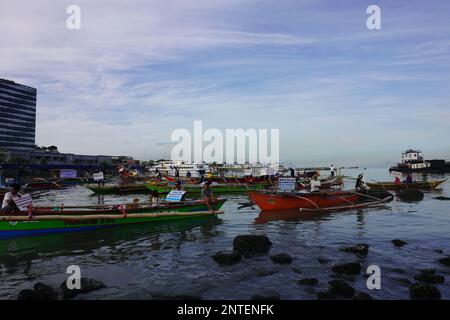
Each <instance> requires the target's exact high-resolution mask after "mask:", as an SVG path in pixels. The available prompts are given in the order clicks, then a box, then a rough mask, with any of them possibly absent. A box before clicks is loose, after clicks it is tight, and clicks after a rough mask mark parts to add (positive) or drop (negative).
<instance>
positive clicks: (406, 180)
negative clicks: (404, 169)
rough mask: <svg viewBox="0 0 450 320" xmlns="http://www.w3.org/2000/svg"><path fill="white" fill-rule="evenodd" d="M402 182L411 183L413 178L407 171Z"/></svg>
mask: <svg viewBox="0 0 450 320" xmlns="http://www.w3.org/2000/svg"><path fill="white" fill-rule="evenodd" d="M403 183H413V178H412V176H411V174H409V173H408V175H407V176H406V179H405V181H403Z"/></svg>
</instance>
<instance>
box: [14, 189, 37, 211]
mask: <svg viewBox="0 0 450 320" xmlns="http://www.w3.org/2000/svg"><path fill="white" fill-rule="evenodd" d="M13 200H14V203H15V204H16V206H17V208H19V210H20V211H28V206H29V205H30V204H31V205H33V199H32V198H31V196H30V195H29V194H28V193H25V194H23V195H21V197H20V198H19V197H17V196H15V197H13Z"/></svg>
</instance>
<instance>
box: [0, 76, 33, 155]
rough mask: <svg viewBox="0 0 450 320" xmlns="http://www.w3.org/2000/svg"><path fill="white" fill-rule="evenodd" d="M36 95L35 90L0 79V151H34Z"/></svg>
mask: <svg viewBox="0 0 450 320" xmlns="http://www.w3.org/2000/svg"><path fill="white" fill-rule="evenodd" d="M36 95H37V90H36V89H35V88H32V87H28V86H25V85H23V84H19V83H15V82H14V81H10V80H6V79H0V123H1V125H0V148H1V149H14V150H31V149H34V146H35V144H36V143H35V137H36Z"/></svg>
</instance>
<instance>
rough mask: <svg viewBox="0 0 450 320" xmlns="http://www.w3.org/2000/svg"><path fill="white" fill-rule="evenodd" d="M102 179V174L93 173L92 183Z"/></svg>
mask: <svg viewBox="0 0 450 320" xmlns="http://www.w3.org/2000/svg"><path fill="white" fill-rule="evenodd" d="M103 179H105V178H104V177H103V172H98V173H94V181H100V180H103Z"/></svg>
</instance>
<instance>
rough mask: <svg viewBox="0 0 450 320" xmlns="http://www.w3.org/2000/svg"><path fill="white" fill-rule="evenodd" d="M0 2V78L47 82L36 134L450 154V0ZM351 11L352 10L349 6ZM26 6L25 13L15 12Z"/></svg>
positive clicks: (146, 148)
mask: <svg viewBox="0 0 450 320" xmlns="http://www.w3.org/2000/svg"><path fill="white" fill-rule="evenodd" d="M76 4H77V5H78V6H79V7H80V8H81V12H82V16H81V17H82V18H81V29H80V30H68V29H67V28H66V19H67V17H68V15H67V13H66V8H67V6H68V4H67V3H56V2H54V1H41V2H40V3H36V4H29V3H27V2H25V1H17V2H15V3H12V4H8V6H7V7H6V5H0V8H1V10H0V12H2V13H1V14H0V15H1V16H2V19H0V26H1V27H2V28H0V39H2V51H1V52H0V77H1V78H7V79H11V80H14V81H16V82H19V83H23V84H25V85H29V86H32V87H35V88H37V90H38V101H37V124H36V142H37V143H38V144H40V145H57V146H58V147H59V149H60V150H61V151H62V152H74V153H81V154H112V155H116V154H127V155H131V156H133V157H135V158H138V159H143V160H146V159H154V160H156V159H160V158H168V157H169V156H170V149H171V146H172V145H173V144H172V143H171V142H170V135H171V132H172V131H173V130H175V129H177V128H186V129H192V127H193V122H194V121H195V120H202V121H203V122H204V124H205V127H207V128H218V129H220V130H223V131H224V130H225V129H226V128H231V129H235V128H243V129H248V128H255V129H280V158H281V160H282V161H284V162H286V163H287V162H292V163H298V164H305V165H310V164H317V165H323V164H330V163H334V164H336V165H369V164H376V163H384V162H386V163H388V162H389V161H395V160H400V154H401V152H403V151H404V149H406V148H408V147H409V146H412V147H418V148H421V149H423V151H424V153H425V157H426V158H450V146H449V145H448V142H447V141H446V139H443V137H448V135H449V133H450V126H449V125H448V124H449V123H450V109H449V106H448V101H450V99H449V98H450V90H448V89H449V83H450V82H449V80H450V79H449V78H450V76H449V74H450V73H449V64H448V62H449V61H448V60H449V59H450V55H449V53H450V42H449V40H448V36H449V32H450V31H449V30H450V21H449V20H448V19H447V13H446V12H448V11H449V9H450V4H449V3H448V2H445V1H436V2H435V3H434V4H433V5H431V4H426V3H423V2H419V1H396V2H395V3H392V2H389V1H378V2H377V3H376V4H377V5H379V6H380V8H381V25H382V28H381V30H368V29H367V27H366V19H367V17H368V14H367V13H366V8H367V6H368V5H370V4H372V3H371V2H368V1H346V2H345V4H343V3H336V2H332V1H309V0H308V1H285V2H283V3H276V2H264V3H260V2H257V1H227V2H212V1H182V2H176V3H170V2H162V1H150V2H149V1H137V2H136V3H133V6H131V5H127V4H126V3H125V2H120V1H112V2H111V1H109V2H108V3H106V2H101V1H100V2H96V3H95V4H94V3H90V2H88V1H77V3H76ZM342 9H345V10H342ZM19 16H20V19H19V18H18V17H19Z"/></svg>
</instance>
